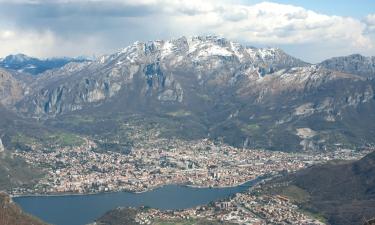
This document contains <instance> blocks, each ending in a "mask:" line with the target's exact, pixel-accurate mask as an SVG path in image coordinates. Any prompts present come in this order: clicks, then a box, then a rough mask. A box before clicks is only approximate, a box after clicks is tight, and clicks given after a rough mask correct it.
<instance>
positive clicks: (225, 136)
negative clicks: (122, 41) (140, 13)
mask: <svg viewBox="0 0 375 225" xmlns="http://www.w3.org/2000/svg"><path fill="white" fill-rule="evenodd" d="M27 87H28V90H30V91H29V92H28V93H26V94H25V95H24V97H22V98H21V99H20V100H18V101H17V103H16V104H15V106H16V108H17V111H18V112H19V113H22V114H23V115H24V116H27V117H37V118H43V119H49V120H53V118H58V117H60V116H63V115H67V114H72V113H74V114H76V115H82V113H84V114H85V115H90V116H92V117H94V118H95V117H97V115H112V114H114V113H115V114H121V115H124V116H125V117H126V115H139V116H141V117H143V118H154V119H155V117H157V118H159V119H162V118H163V119H164V117H166V116H167V117H169V118H168V120H167V121H168V125H166V124H164V125H165V126H167V128H166V130H169V129H170V127H168V126H170V125H169V124H170V123H172V124H174V125H173V126H184V125H186V126H187V127H189V129H190V130H194V133H195V135H191V134H189V133H188V132H189V129H183V130H178V131H176V132H173V134H170V133H169V134H168V135H178V136H179V137H187V136H188V137H190V136H194V137H200V138H206V137H210V138H214V139H219V140H222V141H225V142H227V143H229V144H233V145H236V146H251V147H262V148H271V149H278V150H285V149H290V150H291V151H294V150H326V149H330V148H333V147H334V146H347V147H348V146H349V147H351V146H355V145H358V144H360V145H363V144H371V143H374V141H375V140H374V136H373V135H371V132H373V130H375V126H373V125H371V124H375V123H372V122H375V118H374V116H373V115H375V113H374V110H375V109H374V107H373V105H374V81H373V80H371V79H366V78H363V76H358V75H355V74H348V73H344V72H340V71H334V70H329V69H326V68H325V67H324V66H322V65H309V64H307V63H305V62H302V61H301V60H298V59H296V58H294V57H292V56H289V55H287V54H286V53H285V52H283V51H282V50H280V49H276V48H265V49H257V48H254V47H246V46H242V45H240V44H238V43H235V42H231V41H229V40H226V39H224V38H220V37H215V36H206V37H191V38H186V37H182V38H179V39H175V40H169V41H150V42H147V43H141V42H136V43H134V44H132V45H130V46H128V47H126V48H124V49H122V50H121V51H119V52H117V53H114V54H112V55H107V56H103V57H101V58H100V59H98V60H96V61H93V62H83V63H69V64H67V65H65V66H64V67H61V68H59V69H55V70H49V71H46V72H45V73H43V74H41V75H39V76H38V77H37V78H36V79H34V80H33V81H31V82H29V84H28V86H27ZM176 112H177V113H176ZM170 115H178V116H172V117H171V116H170ZM181 115H182V116H181ZM361 118H366V122H361ZM177 124H180V125H177ZM61 126H63V127H64V126H65V125H61ZM94 127H95V126H94ZM74 129H76V128H74ZM301 129H302V130H301ZM304 130H305V131H306V130H310V131H313V132H310V135H305V134H304V132H303V131H304ZM301 131H302V133H301ZM365 131H366V132H365ZM305 133H306V132H305ZM265 134H267V135H266V136H265Z"/></svg>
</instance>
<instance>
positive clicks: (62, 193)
mask: <svg viewBox="0 0 375 225" xmlns="http://www.w3.org/2000/svg"><path fill="white" fill-rule="evenodd" d="M263 179H264V177H263V176H261V177H256V178H254V179H251V180H248V181H244V182H242V183H238V184H236V185H234V186H195V185H190V184H181V183H170V184H163V185H158V186H155V187H152V188H149V189H146V190H144V191H131V190H118V191H102V192H85V193H74V192H61V193H46V194H39V193H36V194H15V195H13V194H8V195H9V196H10V197H11V198H12V199H13V198H23V197H65V196H85V195H99V194H111V193H131V194H143V193H146V192H150V191H154V190H156V189H159V188H163V187H165V186H180V187H188V188H197V189H226V188H235V187H239V186H241V185H244V184H246V183H249V182H253V181H254V185H255V184H256V183H258V182H260V181H261V180H263ZM252 186H253V185H252Z"/></svg>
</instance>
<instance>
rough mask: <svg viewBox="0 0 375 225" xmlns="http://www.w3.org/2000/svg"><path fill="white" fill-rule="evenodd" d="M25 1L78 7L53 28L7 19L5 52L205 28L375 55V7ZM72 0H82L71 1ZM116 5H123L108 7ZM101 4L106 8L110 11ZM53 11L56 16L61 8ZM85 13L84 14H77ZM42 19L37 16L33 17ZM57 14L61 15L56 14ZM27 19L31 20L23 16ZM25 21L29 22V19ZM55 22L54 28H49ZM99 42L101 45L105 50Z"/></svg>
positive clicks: (44, 51) (180, 0) (321, 52)
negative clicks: (353, 10) (362, 12)
mask: <svg viewBox="0 0 375 225" xmlns="http://www.w3.org/2000/svg"><path fill="white" fill-rule="evenodd" d="M1 2H2V0H0V3H1ZM17 2H18V3H17V4H26V3H25V2H27V4H29V3H30V2H31V3H33V4H37V5H39V6H43V4H44V3H51V4H56V5H54V6H53V8H58V10H57V11H58V12H59V15H60V16H61V14H64V13H66V14H69V11H67V12H66V11H64V10H75V11H74V13H72V14H69V17H65V18H64V20H59V19H56V20H57V21H58V22H60V23H62V22H61V21H65V20H67V22H69V25H66V24H62V25H61V24H59V26H57V25H56V24H48V26H47V27H40V26H43V25H41V24H43V23H41V22H40V21H37V24H38V25H37V27H36V28H37V29H36V30H38V31H30V32H27V31H22V32H20V30H22V29H21V28H19V27H17V23H15V25H14V24H13V25H14V26H13V29H7V30H5V29H3V30H1V22H0V39H1V38H3V39H7V45H6V46H7V47H6V48H1V49H0V55H4V54H6V53H9V52H17V51H22V52H31V53H33V54H34V55H37V56H40V55H43V56H45V55H49V54H50V55H62V53H66V54H73V53H74V54H77V53H78V52H79V51H81V52H82V53H81V54H88V53H89V52H90V50H91V53H94V52H96V53H102V52H105V51H106V50H107V52H108V51H112V50H113V45H114V44H116V45H117V47H118V48H120V47H123V46H122V45H123V44H124V43H128V42H132V41H135V38H137V39H141V40H145V39H146V40H148V39H154V38H170V37H178V36H182V35H199V34H219V35H223V36H224V37H227V38H230V39H234V40H237V41H241V42H245V43H251V44H254V45H262V46H263V45H276V46H282V47H286V48H288V47H290V49H295V46H300V47H301V49H300V50H299V51H298V50H293V53H294V54H295V55H297V56H302V58H304V59H307V60H310V61H318V60H322V59H324V58H327V57H331V56H336V55H344V54H350V53H362V54H366V55H368V54H373V52H374V49H375V47H374V45H375V39H374V31H375V14H372V15H368V16H367V17H366V18H364V19H363V20H359V19H355V18H351V17H342V16H334V15H325V14H322V13H318V12H314V11H311V10H308V9H305V8H302V7H297V6H293V5H286V4H278V3H272V2H262V3H259V4H254V5H244V4H239V3H231V2H233V1H225V0H217V1H214V0H207V1H203V2H202V1H201V0H190V1H185V0H139V1H131V0H111V1H104V0H76V1H72V0H55V1H52V0H17ZM98 2H99V3H101V4H102V5H101V6H103V7H99V8H98V7H91V8H92V9H93V10H94V13H92V14H93V15H91V14H90V9H91V8H90V7H84V6H85V4H86V6H92V5H93V4H95V3H98ZM66 4H68V5H69V6H72V5H73V6H74V4H80V5H79V7H65V6H66ZM82 4H83V5H82ZM114 4H115V6H116V7H104V6H113V5H114ZM59 5H61V7H60V8H59ZM0 7H1V5H0ZM49 7H51V6H49ZM121 7H122V8H121ZM132 7H135V8H134V9H136V11H135V14H137V13H138V14H137V15H139V17H138V18H137V19H132V18H131V17H134V13H133V14H131V15H130V16H128V17H127V13H129V12H128V11H129V9H131V10H132V9H133V8H132ZM41 8H42V7H41ZM77 8H78V9H85V10H86V11H85V14H80V13H81V11H79V10H77ZM101 8H103V9H102V10H103V12H102V13H101V11H100V10H101ZM33 9H35V7H34V8H33ZM38 9H39V8H38ZM23 10H25V8H23ZM40 10H42V9H40ZM111 10H116V11H114V12H113V13H112V14H117V15H119V17H118V18H113V17H111V12H112V11H111ZM137 10H138V11H137ZM26 12H28V11H27V9H26ZM132 12H133V11H132ZM142 12H143V13H142ZM145 12H147V13H145ZM0 13H1V10H0ZM33 13H34V14H33ZM33 13H31V14H30V15H34V17H38V15H39V13H38V12H37V13H36V12H33ZM25 14H26V15H29V14H27V13H25ZM48 15H49V16H50V17H51V16H52V17H53V14H52V15H50V14H48ZM77 16H80V17H79V18H78V19H77ZM89 16H92V17H89ZM95 16H96V17H100V18H96V17H95ZM56 17H57V16H56ZM84 17H89V18H87V19H85V18H84ZM94 17H95V18H94ZM0 19H1V17H0ZM10 19H12V18H10ZM17 19H19V20H25V18H22V17H21V18H15V19H14V20H15V21H17ZM34 19H35V18H30V20H34ZM36 19H38V18H36ZM50 19H51V20H50V21H54V20H53V18H50ZM26 20H27V18H26ZM27 22H28V21H23V23H27ZM18 23H20V24H22V21H21V22H20V21H18ZM50 23H53V22H50ZM30 24H31V26H32V25H33V24H32V22H29V23H28V24H27V26H30ZM122 24H123V25H122ZM50 27H52V28H54V29H49V28H50ZM67 29H72V30H71V31H70V32H71V33H74V38H76V39H74V38H73V37H69V35H67V34H70V32H68V31H67ZM46 30H47V31H46ZM80 32H81V33H80ZM106 32H107V33H106ZM111 32H112V33H111ZM135 32H138V33H135ZM20 33H22V34H20ZM119 35H123V38H119ZM85 36H86V37H90V38H87V39H88V40H89V41H83V40H84V39H85ZM78 42H79V45H76V44H75V43H78ZM18 43H22V44H18ZM108 43H112V45H111V47H108V46H109V44H108ZM42 46H45V47H44V48H42ZM98 46H100V47H101V49H98ZM312 46H313V48H312ZM91 47H92V49H90V48H91ZM23 48H24V49H23ZM69 48H71V49H70V50H69ZM304 48H305V49H309V51H311V49H313V50H314V51H317V52H314V54H311V55H314V57H311V58H309V57H308V56H306V55H308V54H309V53H306V52H305V51H304ZM25 49H26V50H25ZM78 54H79V53H78ZM303 56H305V57H303Z"/></svg>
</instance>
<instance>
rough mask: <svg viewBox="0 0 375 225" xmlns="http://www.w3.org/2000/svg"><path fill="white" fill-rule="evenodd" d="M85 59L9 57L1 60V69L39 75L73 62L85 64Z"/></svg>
mask: <svg viewBox="0 0 375 225" xmlns="http://www.w3.org/2000/svg"><path fill="white" fill-rule="evenodd" d="M84 61H87V60H86V59H83V58H67V57H64V58H51V59H38V58H34V57H29V56H27V55H24V54H16V55H8V56H6V57H5V58H4V59H0V67H2V68H4V69H7V70H14V71H18V72H23V73H29V74H32V75H38V74H40V73H42V72H44V71H46V70H50V69H55V68H60V67H62V66H64V65H66V64H68V63H71V62H84Z"/></svg>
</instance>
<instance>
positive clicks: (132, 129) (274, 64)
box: [0, 35, 375, 225]
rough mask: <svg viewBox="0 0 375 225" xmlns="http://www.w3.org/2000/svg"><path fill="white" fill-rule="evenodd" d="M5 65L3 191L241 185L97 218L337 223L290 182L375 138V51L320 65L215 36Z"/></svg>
mask: <svg viewBox="0 0 375 225" xmlns="http://www.w3.org/2000/svg"><path fill="white" fill-rule="evenodd" d="M0 67H2V69H0V78H1V80H0V95H1V96H2V98H1V99H0V102H1V105H0V115H1V116H0V125H1V126H0V163H1V164H0V173H1V175H2V176H1V178H0V189H1V190H4V191H6V192H7V193H8V194H10V195H11V196H12V197H14V198H15V199H17V198H19V199H23V198H28V197H27V196H34V197H35V198H38V197H40V198H42V196H58V197H61V198H66V199H70V196H75V195H79V196H80V197H82V198H85V197H86V196H91V195H92V194H97V195H98V196H99V195H102V194H103V193H108V194H110V195H113V196H115V195H116V196H117V194H118V195H119V196H120V195H124V196H125V195H126V196H127V197H129V196H133V195H134V196H148V193H154V192H155V191H156V192H157V193H158V190H159V188H161V189H163V188H166V190H169V187H171V185H172V186H173V187H178V188H177V189H179V188H190V189H191V190H195V191H196V193H198V192H199V191H198V190H200V191H202V193H203V192H205V191H207V193H208V192H209V190H210V189H215V191H214V190H212V193H214V192H217V193H219V192H220V191H218V190H221V191H223V192H224V191H225V190H228V191H229V190H232V188H233V190H234V189H235V190H236V191H233V192H232V191H230V192H228V193H226V194H225V195H221V194H218V196H220V197H221V198H220V199H218V198H208V199H207V201H204V202H197V203H196V204H192V205H189V206H188V207H176V208H168V207H166V208H164V209H156V208H149V207H147V206H144V205H143V206H141V205H140V202H147V201H143V200H144V199H142V197H139V198H140V200H139V199H138V200H137V201H135V202H134V204H130V205H128V204H125V203H124V202H119V204H125V206H131V207H135V208H116V207H117V206H120V205H112V204H109V205H110V206H111V207H112V208H116V209H113V210H110V211H109V212H108V213H106V214H104V215H103V216H102V217H99V214H98V212H99V211H98V212H96V213H95V214H92V215H90V216H91V217H90V218H89V219H88V218H83V220H84V221H85V223H86V222H87V223H88V222H94V221H93V220H94V219H97V220H96V222H95V223H96V224H98V225H100V224H112V223H111V222H110V221H111V220H112V219H114V220H117V218H118V217H120V218H123V220H124V221H128V222H129V224H131V223H133V224H280V223H281V224H285V223H291V224H306V223H308V224H325V223H328V222H329V223H332V222H331V221H332V215H331V213H332V212H331V211H330V207H331V205H329V204H328V203H327V204H328V205H324V204H323V203H322V205H320V203H317V202H323V200H322V199H319V201H318V200H314V195H313V194H315V193H314V191H311V190H309V187H308V185H307V186H303V185H301V183H299V185H297V184H296V185H294V184H293V185H291V186H289V185H290V184H292V183H293V182H296V183H298V182H297V181H294V180H293V179H297V180H299V176H298V175H299V174H300V173H308V172H304V171H310V170H314V169H313V168H320V167H325V166H328V165H330V164H331V163H335V162H340V163H341V162H345V163H351V162H353V161H356V160H360V159H361V158H363V157H365V158H366V157H368V155H369V154H370V155H371V152H372V151H374V149H375V107H374V106H375V94H374V90H375V80H374V73H373V71H374V70H373V67H374V66H373V58H372V57H365V56H358V55H351V56H347V57H337V58H332V59H327V60H325V61H323V62H322V63H317V64H310V63H306V62H303V61H302V60H300V59H297V58H295V57H293V56H290V55H288V54H287V53H285V52H284V51H283V50H281V49H279V48H255V47H251V46H246V45H241V44H239V43H236V42H233V41H230V40H227V39H225V38H221V37H218V36H210V35H208V36H193V37H180V38H177V39H171V40H156V41H149V42H135V43H133V44H131V45H129V46H128V47H125V48H123V49H120V50H119V51H117V52H114V53H112V54H109V55H104V56H101V57H98V58H96V59H93V60H89V59H75V58H62V59H59V58H56V59H53V60H52V59H51V60H49V59H45V60H39V59H36V58H33V57H27V56H26V55H13V56H9V57H6V58H4V59H3V60H1V63H0ZM355 68H357V69H355ZM360 162H361V161H360ZM328 167H329V166H328ZM345 169H347V167H345ZM327 173H328V172H327ZM324 174H326V173H324ZM349 175H351V174H349ZM294 176H296V177H297V178H296V177H294ZM291 177H292V178H291ZM343 179H344V178H343ZM258 180H259V182H257V184H254V186H252V185H251V187H250V186H249V187H246V188H245V189H242V188H243V187H241V185H244V184H247V183H248V182H252V181H258ZM314 180H315V178H314ZM315 181H316V184H310V185H311V186H314V187H319V185H321V183H322V182H323V181H322V182H320V181H319V179H318V180H315ZM327 181H331V178H327ZM274 182H275V183H274ZM277 182H280V183H277ZM302 183H303V182H302ZM272 185H275V186H277V185H279V186H277V187H279V188H277V191H276V190H274V189H272V187H273V186H272ZM237 188H238V189H237ZM190 189H189V190H190ZM237 190H238V191H237ZM283 190H284V191H283ZM184 191H186V190H185V189H184ZM306 192H308V193H309V194H308V195H307V194H306ZM135 193H137V194H135ZM205 193H206V192H205ZM290 193H292V195H289V194H290ZM128 194H129V195H128ZM130 194H131V195H130ZM93 196H96V195H93ZM192 196H193V194H192ZM207 196H209V195H207ZM306 196H311V198H312V200H311V202H310V200H306V198H308V197H306ZM294 197H296V198H297V199H294ZM30 198H32V197H30ZM93 198H95V197H93ZM131 198H132V197H131ZM135 198H137V197H135ZM167 198H168V197H167ZM72 199H73V198H72ZM301 199H302V200H301ZM368 199H370V200H369V201H370V202H368V203H366V204H369V205H372V203H371V201H372V200H371V199H372V196H370V197H368ZM70 200H71V199H70ZM70 200H69V201H70ZM299 200H301V201H299ZM341 200H342V199H339V200H337V201H338V203H337V204H341V203H342V201H341ZM344 200H345V201H348V199H344ZM344 200H343V201H344ZM98 201H99V200H98ZM124 201H125V200H124ZM160 201H161V200H160ZM183 201H186V202H188V200H183ZM210 201H211V202H210ZM151 202H152V201H151ZM306 202H307V203H306ZM363 204H365V203H363ZM156 206H157V205H156ZM320 207H322V208H320ZM366 207H367V206H366ZM369 207H370V208H371V206H369ZM112 208H105V210H109V209H112ZM93 209H96V208H95V207H93ZM343 210H344V209H343ZM100 213H104V211H103V209H101V210H100ZM93 215H95V218H93V217H92V216H93ZM124 218H125V219H124ZM60 219H61V218H60ZM62 219H64V218H62ZM83 220H82V221H83ZM334 220H335V219H334ZM113 224H121V222H119V223H113ZM59 225H60V224H59Z"/></svg>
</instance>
